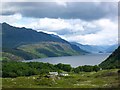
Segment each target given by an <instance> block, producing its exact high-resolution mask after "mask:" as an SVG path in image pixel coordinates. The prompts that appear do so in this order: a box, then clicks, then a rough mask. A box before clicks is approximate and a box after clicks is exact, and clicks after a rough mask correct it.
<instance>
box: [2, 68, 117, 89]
mask: <svg viewBox="0 0 120 90" xmlns="http://www.w3.org/2000/svg"><path fill="white" fill-rule="evenodd" d="M117 71H118V69H111V70H102V71H98V72H81V73H79V74H75V73H69V76H66V77H59V78H46V77H43V76H39V75H35V76H29V77H17V78H2V81H3V82H2V87H3V88H62V87H63V88H112V87H118V84H119V83H118V74H117Z"/></svg>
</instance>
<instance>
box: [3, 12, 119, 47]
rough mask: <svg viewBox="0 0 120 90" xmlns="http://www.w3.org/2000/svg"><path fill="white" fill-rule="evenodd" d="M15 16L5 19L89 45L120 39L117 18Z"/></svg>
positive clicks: (105, 43)
mask: <svg viewBox="0 0 120 90" xmlns="http://www.w3.org/2000/svg"><path fill="white" fill-rule="evenodd" d="M13 16H14V18H12V17H13ZM13 16H9V17H8V16H6V18H5V16H4V19H5V20H3V21H7V22H8V23H9V24H11V25H13V26H17V27H26V28H32V29H34V30H37V31H43V32H45V33H49V34H55V35H58V36H60V37H62V38H63V39H66V40H68V41H74V42H79V43H82V44H89V45H112V44H117V41H118V26H117V25H118V24H117V20H115V21H112V20H110V19H105V18H104V19H99V20H94V21H84V20H81V19H61V18H58V19H53V18H39V19H38V18H24V17H22V15H19V14H15V15H13ZM15 17H16V18H15ZM2 19H3V18H2ZM23 22H25V23H23Z"/></svg>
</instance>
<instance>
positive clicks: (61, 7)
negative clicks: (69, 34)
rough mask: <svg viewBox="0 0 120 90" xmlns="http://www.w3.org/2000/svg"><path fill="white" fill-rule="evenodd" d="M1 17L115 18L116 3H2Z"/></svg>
mask: <svg viewBox="0 0 120 90" xmlns="http://www.w3.org/2000/svg"><path fill="white" fill-rule="evenodd" d="M2 9H3V10H2V15H12V14H15V13H20V14H22V16H23V17H34V18H45V17H48V18H63V19H71V18H72V19H78V18H79V19H83V20H96V19H101V18H104V17H106V18H109V17H111V18H112V17H115V16H117V2H116V3H115V2H101V3H99V4H98V2H96V3H95V2H94V3H92V2H60V1H57V2H9V3H3V7H2Z"/></svg>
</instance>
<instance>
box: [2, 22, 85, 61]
mask: <svg viewBox="0 0 120 90" xmlns="http://www.w3.org/2000/svg"><path fill="white" fill-rule="evenodd" d="M0 26H1V27H2V30H1V31H2V34H1V35H2V51H3V53H2V54H3V59H8V60H9V59H11V57H10V56H12V58H13V59H14V58H15V59H21V58H22V59H34V58H43V57H57V56H70V55H80V54H85V53H87V52H86V51H84V50H82V49H80V48H79V47H78V46H76V45H73V44H71V43H69V42H68V41H66V40H64V39H62V38H60V37H59V36H57V35H54V34H47V33H43V32H37V31H35V30H32V29H27V28H24V27H22V28H18V27H14V26H11V25H9V24H7V23H2V24H0Z"/></svg>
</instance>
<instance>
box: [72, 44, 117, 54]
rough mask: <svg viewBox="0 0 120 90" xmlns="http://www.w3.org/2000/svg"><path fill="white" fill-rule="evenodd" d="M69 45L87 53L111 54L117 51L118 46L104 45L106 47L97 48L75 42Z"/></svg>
mask: <svg viewBox="0 0 120 90" xmlns="http://www.w3.org/2000/svg"><path fill="white" fill-rule="evenodd" d="M71 44H74V45H77V46H78V47H79V48H81V49H83V50H85V51H87V52H89V53H112V52H113V51H114V50H115V49H117V47H118V45H117V44H116V45H106V46H97V45H82V44H79V43H76V42H71Z"/></svg>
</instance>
